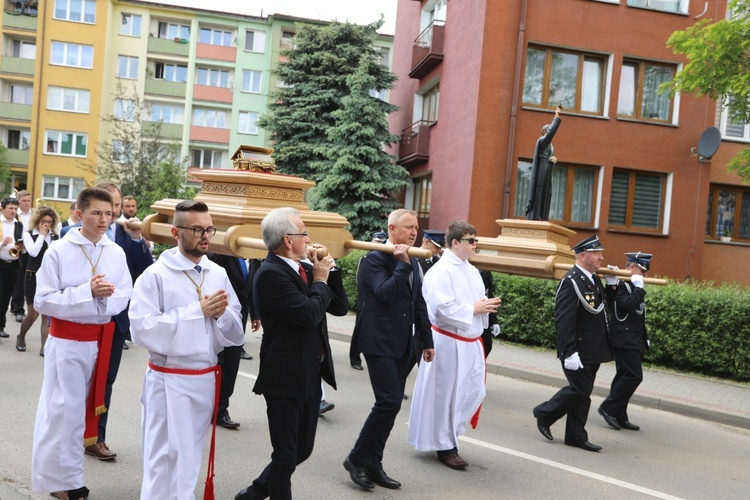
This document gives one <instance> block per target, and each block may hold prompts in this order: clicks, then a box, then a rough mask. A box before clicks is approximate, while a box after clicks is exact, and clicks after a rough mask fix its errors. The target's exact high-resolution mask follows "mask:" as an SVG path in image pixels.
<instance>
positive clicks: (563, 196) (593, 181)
mask: <svg viewBox="0 0 750 500" xmlns="http://www.w3.org/2000/svg"><path fill="white" fill-rule="evenodd" d="M597 179H598V169H597V168H594V167H589V166H583V165H569V166H563V165H560V164H557V165H555V167H554V168H553V169H552V199H551V201H550V209H549V220H555V221H561V222H563V223H565V224H571V225H576V226H586V227H593V226H594V222H595V221H594V213H595V210H594V203H595V195H596V186H597V183H598V180H597ZM530 184H531V162H530V161H528V160H519V161H518V171H517V175H516V198H515V204H514V208H513V215H515V216H516V217H526V207H527V205H528V202H529V185H530Z"/></svg>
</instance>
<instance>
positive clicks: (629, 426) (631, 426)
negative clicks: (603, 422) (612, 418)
mask: <svg viewBox="0 0 750 500" xmlns="http://www.w3.org/2000/svg"><path fill="white" fill-rule="evenodd" d="M617 423H618V424H619V425H620V427H622V428H623V429H627V430H629V431H639V430H641V427H640V426H639V425H635V424H631V423H630V422H628V421H627V420H618V421H617Z"/></svg>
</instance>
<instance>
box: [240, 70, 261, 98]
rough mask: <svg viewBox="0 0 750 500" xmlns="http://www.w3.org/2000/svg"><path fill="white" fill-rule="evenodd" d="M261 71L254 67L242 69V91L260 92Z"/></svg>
mask: <svg viewBox="0 0 750 500" xmlns="http://www.w3.org/2000/svg"><path fill="white" fill-rule="evenodd" d="M262 78H263V72H261V71H257V70H254V69H243V70H242V91H243V92H252V93H253V94H260V86H261V83H262Z"/></svg>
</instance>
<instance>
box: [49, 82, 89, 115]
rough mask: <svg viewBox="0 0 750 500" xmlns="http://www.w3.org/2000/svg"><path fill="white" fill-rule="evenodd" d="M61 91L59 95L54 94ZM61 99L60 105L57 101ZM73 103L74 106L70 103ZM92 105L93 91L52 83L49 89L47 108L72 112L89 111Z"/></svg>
mask: <svg viewBox="0 0 750 500" xmlns="http://www.w3.org/2000/svg"><path fill="white" fill-rule="evenodd" d="M58 92H59V97H58V96H56V95H54V94H55V93H58ZM58 99H59V105H58V103H57V102H56V101H57V100H58ZM70 104H72V106H71V105H70ZM90 107H91V91H90V90H87V89H72V88H68V87H55V86H53V85H50V86H49V88H48V89H47V109H49V110H51V111H67V112H70V113H88V112H89V109H90Z"/></svg>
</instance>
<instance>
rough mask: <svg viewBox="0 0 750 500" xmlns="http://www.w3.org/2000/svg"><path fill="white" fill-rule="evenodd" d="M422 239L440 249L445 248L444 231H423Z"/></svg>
mask: <svg viewBox="0 0 750 500" xmlns="http://www.w3.org/2000/svg"><path fill="white" fill-rule="evenodd" d="M423 237H424V238H427V239H428V240H430V241H431V242H433V243H434V244H436V245H437V246H439V247H441V248H442V247H444V246H445V231H440V230H439V229H425V230H424V236H423Z"/></svg>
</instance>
